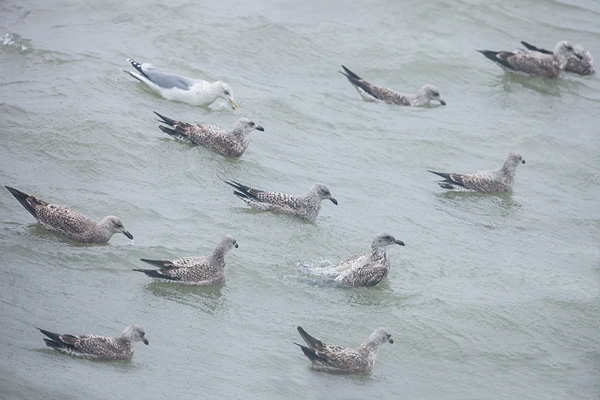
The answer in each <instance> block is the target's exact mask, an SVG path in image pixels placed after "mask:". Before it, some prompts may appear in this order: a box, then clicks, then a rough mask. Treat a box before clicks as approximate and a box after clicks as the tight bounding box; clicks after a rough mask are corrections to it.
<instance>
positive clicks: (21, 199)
mask: <svg viewBox="0 0 600 400" xmlns="http://www.w3.org/2000/svg"><path fill="white" fill-rule="evenodd" d="M4 187H5V188H7V189H8V191H9V192H10V193H11V194H12V195H13V196H15V199H17V200H19V203H21V205H22V206H23V207H25V209H26V210H27V211H29V212H30V213H31V215H33V216H34V217H35V218H36V219H37V216H36V215H35V210H34V209H33V207H31V205H30V204H29V203H28V202H27V198H28V197H29V195H28V194H27V193H23V192H21V191H20V190H17V189H14V188H11V187H10V186H4Z"/></svg>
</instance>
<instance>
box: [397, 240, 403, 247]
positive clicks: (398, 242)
mask: <svg viewBox="0 0 600 400" xmlns="http://www.w3.org/2000/svg"><path fill="white" fill-rule="evenodd" d="M396 244H399V245H400V246H404V242H403V241H402V240H396Z"/></svg>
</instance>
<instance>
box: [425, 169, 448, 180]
mask: <svg viewBox="0 0 600 400" xmlns="http://www.w3.org/2000/svg"><path fill="white" fill-rule="evenodd" d="M427 172H431V173H432V174H436V175H439V176H441V177H442V178H444V179H445V180H447V181H450V182H452V179H451V178H450V174H447V173H445V172H435V171H431V170H429V169H428V170H427Z"/></svg>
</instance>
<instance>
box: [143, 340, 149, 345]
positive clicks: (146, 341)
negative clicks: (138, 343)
mask: <svg viewBox="0 0 600 400" xmlns="http://www.w3.org/2000/svg"><path fill="white" fill-rule="evenodd" d="M148 343H149V342H148V339H146V338H144V344H145V345H146V346H148Z"/></svg>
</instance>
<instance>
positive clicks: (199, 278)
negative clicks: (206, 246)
mask: <svg viewBox="0 0 600 400" xmlns="http://www.w3.org/2000/svg"><path fill="white" fill-rule="evenodd" d="M234 247H235V248H237V247H238V243H237V241H236V240H235V239H234V238H233V237H232V236H229V235H225V236H223V237H222V238H221V240H220V241H219V244H218V245H217V247H216V248H215V250H214V251H213V252H212V253H211V254H210V255H208V256H204V257H182V258H177V259H175V260H148V259H144V258H142V259H141V261H144V262H146V263H148V264H152V265H155V266H158V267H160V268H159V269H134V271H139V272H143V273H145V274H146V275H147V276H149V277H151V278H154V279H156V280H158V281H161V282H175V283H180V284H183V285H198V286H209V285H214V284H217V283H220V282H223V281H224V280H225V277H226V275H227V254H228V253H229V252H230V251H231V249H233V248H234Z"/></svg>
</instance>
